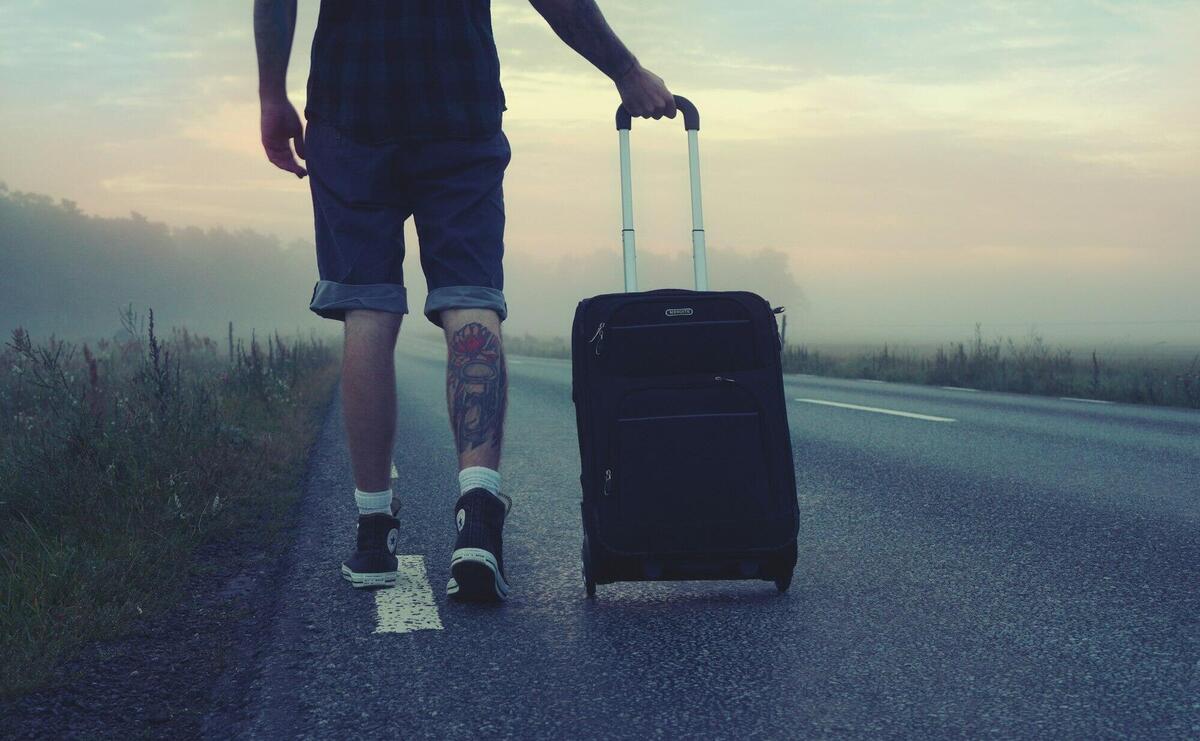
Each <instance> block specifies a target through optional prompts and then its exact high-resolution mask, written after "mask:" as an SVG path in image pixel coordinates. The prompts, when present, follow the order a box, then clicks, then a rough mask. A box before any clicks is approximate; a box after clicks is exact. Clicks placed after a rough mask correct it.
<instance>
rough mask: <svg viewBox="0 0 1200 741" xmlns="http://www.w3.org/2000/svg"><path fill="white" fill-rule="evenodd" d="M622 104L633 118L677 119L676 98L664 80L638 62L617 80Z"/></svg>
mask: <svg viewBox="0 0 1200 741" xmlns="http://www.w3.org/2000/svg"><path fill="white" fill-rule="evenodd" d="M616 83H617V92H619V93H620V94H621V103H622V105H624V106H625V110H627V111H629V115H631V116H640V117H641V118H654V119H659V118H662V117H663V116H666V117H667V118H675V96H673V95H671V91H670V90H667V86H666V84H665V83H663V81H662V78H661V77H659V76H658V75H656V74H654V73H653V72H651V71H650V70H648V69H646V68H645V67H643V66H642V65H640V64H638V63H637V62H634V63H633V66H632V67H630V68H629V71H628V72H626V73H625V74H624V75H622V76H621V77H620V78H618V79H617V80H616Z"/></svg>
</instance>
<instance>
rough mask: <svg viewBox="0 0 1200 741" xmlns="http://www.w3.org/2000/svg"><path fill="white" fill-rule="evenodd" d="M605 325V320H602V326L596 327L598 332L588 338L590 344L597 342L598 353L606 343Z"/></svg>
mask: <svg viewBox="0 0 1200 741" xmlns="http://www.w3.org/2000/svg"><path fill="white" fill-rule="evenodd" d="M604 325H605V322H600V326H599V327H596V334H594V335H592V339H590V340H588V344H589V345H591V344H595V346H596V355H597V356H599V355H600V347H601V346H602V345H604Z"/></svg>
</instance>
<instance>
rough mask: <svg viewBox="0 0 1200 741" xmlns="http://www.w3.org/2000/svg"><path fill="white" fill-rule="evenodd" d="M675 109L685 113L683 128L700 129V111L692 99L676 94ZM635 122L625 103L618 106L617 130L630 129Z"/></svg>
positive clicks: (688, 129)
mask: <svg viewBox="0 0 1200 741" xmlns="http://www.w3.org/2000/svg"><path fill="white" fill-rule="evenodd" d="M672 97H673V98H675V109H676V110H678V111H679V112H680V113H682V114H683V128H684V129H685V130H686V131H699V130H700V111H698V110H696V106H695V105H693V104H692V101H690V100H688V99H687V98H685V97H683V96H682V95H674V96H672ZM632 124H633V117H632V116H630V115H629V111H627V110H625V106H624V105H619V106H617V130H618V131H620V130H622V129H624V130H626V131H628V130H629V128H630V126H631V125H632Z"/></svg>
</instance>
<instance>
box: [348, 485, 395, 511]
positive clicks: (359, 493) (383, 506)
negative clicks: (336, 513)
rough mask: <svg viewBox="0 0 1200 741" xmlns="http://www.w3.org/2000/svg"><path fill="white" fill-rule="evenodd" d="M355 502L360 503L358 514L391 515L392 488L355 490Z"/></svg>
mask: <svg viewBox="0 0 1200 741" xmlns="http://www.w3.org/2000/svg"><path fill="white" fill-rule="evenodd" d="M354 503H355V504H357V505H358V514H359V516H360V517H361V516H362V515H390V514H391V513H392V490H391V489H384V490H383V491H363V490H362V489H355V490H354Z"/></svg>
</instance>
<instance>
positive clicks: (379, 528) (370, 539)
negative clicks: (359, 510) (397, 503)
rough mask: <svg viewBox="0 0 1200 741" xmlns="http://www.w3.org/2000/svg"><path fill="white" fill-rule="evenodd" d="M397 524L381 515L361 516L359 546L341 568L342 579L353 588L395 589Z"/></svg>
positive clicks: (393, 519)
mask: <svg viewBox="0 0 1200 741" xmlns="http://www.w3.org/2000/svg"><path fill="white" fill-rule="evenodd" d="M399 536H400V521H399V520H397V519H396V518H395V517H394V516H392V515H385V514H383V513H378V514H373V515H360V516H359V518H358V544H357V547H356V548H355V549H354V553H353V555H351V556H350V558H347V559H346V561H345V563H343V564H342V576H344V577H346V580H347V581H349V582H350V583H351V584H352V585H354V586H356V587H391V586H395V585H396V541H397V540H398V539H399Z"/></svg>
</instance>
